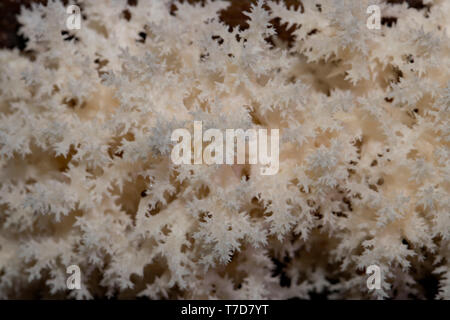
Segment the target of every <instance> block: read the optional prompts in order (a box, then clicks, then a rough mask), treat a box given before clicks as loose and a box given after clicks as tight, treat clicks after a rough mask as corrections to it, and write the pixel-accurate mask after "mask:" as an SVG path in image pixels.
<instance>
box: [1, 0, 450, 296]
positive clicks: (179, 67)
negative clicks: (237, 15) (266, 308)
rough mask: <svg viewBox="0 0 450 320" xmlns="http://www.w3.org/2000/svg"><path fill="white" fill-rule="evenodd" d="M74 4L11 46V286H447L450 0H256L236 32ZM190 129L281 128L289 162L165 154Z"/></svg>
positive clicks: (6, 207)
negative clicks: (72, 274)
mask: <svg viewBox="0 0 450 320" xmlns="http://www.w3.org/2000/svg"><path fill="white" fill-rule="evenodd" d="M79 2H80V4H81V6H82V13H83V20H82V25H81V29H80V30H74V31H69V30H65V21H66V19H67V14H66V11H65V7H64V6H63V5H62V3H60V2H57V1H49V3H48V5H47V6H41V5H34V6H33V7H32V8H31V9H30V10H28V9H24V10H23V11H22V13H21V15H20V17H19V21H20V22H21V23H22V24H23V27H22V29H21V33H23V34H24V35H25V37H26V38H28V43H27V48H26V50H27V51H26V52H27V55H24V54H21V53H19V52H18V51H17V50H13V51H10V50H1V51H0V70H1V71H0V94H1V96H0V117H1V118H0V156H1V158H0V165H1V170H0V227H1V232H0V297H1V298H14V297H35V296H36V294H37V293H38V294H39V295H40V296H41V297H47V296H52V297H61V298H62V297H75V298H92V297H102V296H109V297H110V296H115V297H120V298H126V297H136V296H147V297H150V298H192V299H197V298H220V299H235V298H241V299H247V298H250V299H259V298H289V297H300V298H308V297H310V294H312V293H319V294H327V295H328V297H329V298H369V297H371V298H381V297H392V298H411V297H416V298H424V297H428V295H429V292H430V290H427V289H426V288H425V287H424V285H423V283H424V279H425V280H426V279H437V281H439V289H436V295H435V296H434V297H435V298H445V299H449V298H450V280H449V279H450V211H449V210H450V196H449V187H450V160H449V153H450V151H449V143H450V130H449V128H450V123H449V112H450V109H449V108H450V41H449V36H450V19H448V17H449V14H450V2H449V1H447V0H435V1H427V3H428V9H423V10H416V9H413V8H408V6H407V5H406V4H403V5H392V4H386V3H384V2H380V1H372V2H371V3H369V2H367V1H331V0H327V1H326V0H321V1H314V0H311V1H303V2H304V3H303V5H302V6H300V7H299V8H297V9H296V8H294V7H291V8H287V7H286V6H285V5H284V4H283V2H279V3H277V2H267V6H265V5H264V3H263V2H262V1H259V2H258V3H257V4H256V5H254V6H252V9H251V12H246V15H247V16H248V25H249V28H247V29H245V30H238V29H237V28H235V29H234V30H230V28H229V27H228V26H226V25H224V24H223V23H222V22H220V21H219V12H220V11H221V10H223V9H225V8H226V7H227V6H228V4H229V3H228V2H219V1H215V2H207V3H206V5H204V6H201V5H200V4H197V5H189V4H187V3H184V4H178V3H176V8H177V10H176V11H175V12H172V13H171V8H170V5H171V3H172V1H169V0H164V1H163V0H161V1H138V3H137V5H136V6H130V5H128V4H127V1H126V0H121V1H119V0H114V1H112V0H111V1H109V0H101V1H79ZM355 3H356V5H355ZM369 4H378V5H379V6H380V8H381V12H382V16H383V17H395V18H396V19H397V20H396V23H395V24H393V25H392V26H391V27H389V26H387V25H383V26H382V28H381V29H380V30H370V29H368V28H367V27H366V20H367V18H368V15H367V13H366V8H367V6H368V5H369ZM125 10H126V11H125ZM274 18H280V19H281V24H286V25H287V26H289V27H290V26H294V28H295V31H294V37H295V40H294V41H293V43H291V44H290V45H289V46H288V45H287V44H286V43H285V42H283V41H282V40H281V39H280V38H279V37H278V36H277V33H276V31H275V28H274V27H273V26H272V24H271V23H272V22H273V21H274ZM63 31H65V32H63ZM269 40H270V41H269ZM194 120H198V121H200V120H202V121H203V125H204V128H218V129H226V128H250V127H265V128H280V135H281V143H280V169H279V172H278V174H276V175H274V176H261V175H260V174H259V168H258V167H257V166H248V165H234V166H229V165H213V166H207V165H189V166H183V165H181V166H174V165H173V164H172V163H171V161H170V150H171V142H170V134H171V132H172V131H173V130H174V129H176V128H181V127H188V128H189V126H191V125H192V123H193V121H194ZM72 264H76V265H78V266H80V268H81V271H82V288H81V289H80V290H73V291H69V290H68V289H67V287H66V279H67V276H68V275H67V274H66V267H67V266H69V265H72ZM369 265H378V266H380V268H381V270H382V288H381V289H379V290H369V289H368V288H367V286H366V281H367V277H368V276H367V275H366V274H365V270H366V268H367V267H368V266H369ZM438 290H439V291H438ZM432 293H433V292H432Z"/></svg>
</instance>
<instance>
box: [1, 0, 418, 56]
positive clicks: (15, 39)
mask: <svg viewBox="0 0 450 320" xmlns="http://www.w3.org/2000/svg"><path fill="white" fill-rule="evenodd" d="M92 1H94V0H92ZM136 1H138V0H128V2H129V3H130V4H131V5H133V4H135V3H136ZM141 1H152V0H141ZM187 1H188V2H203V1H204V0H187ZM229 1H230V2H231V3H232V5H231V6H230V7H229V8H228V9H227V10H224V11H223V12H222V13H221V19H222V20H223V21H224V22H225V23H227V24H228V25H229V26H232V27H235V26H237V25H239V26H240V27H241V28H245V27H246V23H245V19H246V16H245V15H244V14H242V12H243V11H248V9H249V8H250V4H251V3H252V2H253V3H254V2H256V0H229ZM284 1H285V2H286V3H287V4H288V5H289V6H291V5H294V6H296V7H298V6H299V5H300V3H301V1H300V0H284ZM355 1H358V0H355ZM405 1H406V2H408V3H409V5H410V6H412V7H414V8H417V9H422V8H424V7H425V6H424V5H423V3H422V0H388V2H391V3H400V2H405ZM33 2H34V3H46V2H47V0H0V48H19V49H21V50H23V49H24V48H25V42H26V40H25V39H24V38H23V37H21V36H18V35H17V31H18V29H19V23H18V22H17V19H16V15H17V14H19V13H20V7H21V6H22V5H25V6H27V7H29V6H30V3H33ZM63 2H66V1H63ZM174 2H175V1H174ZM173 9H174V11H175V7H173ZM384 22H385V23H388V24H389V23H392V18H390V19H389V18H388V19H385V21H384ZM394 22H395V21H394ZM274 24H275V28H276V29H277V32H278V34H279V35H280V36H281V38H283V39H285V40H288V39H289V36H290V32H289V31H292V30H289V31H287V30H284V29H283V28H282V27H280V26H279V24H278V21H276V20H275V21H274Z"/></svg>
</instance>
